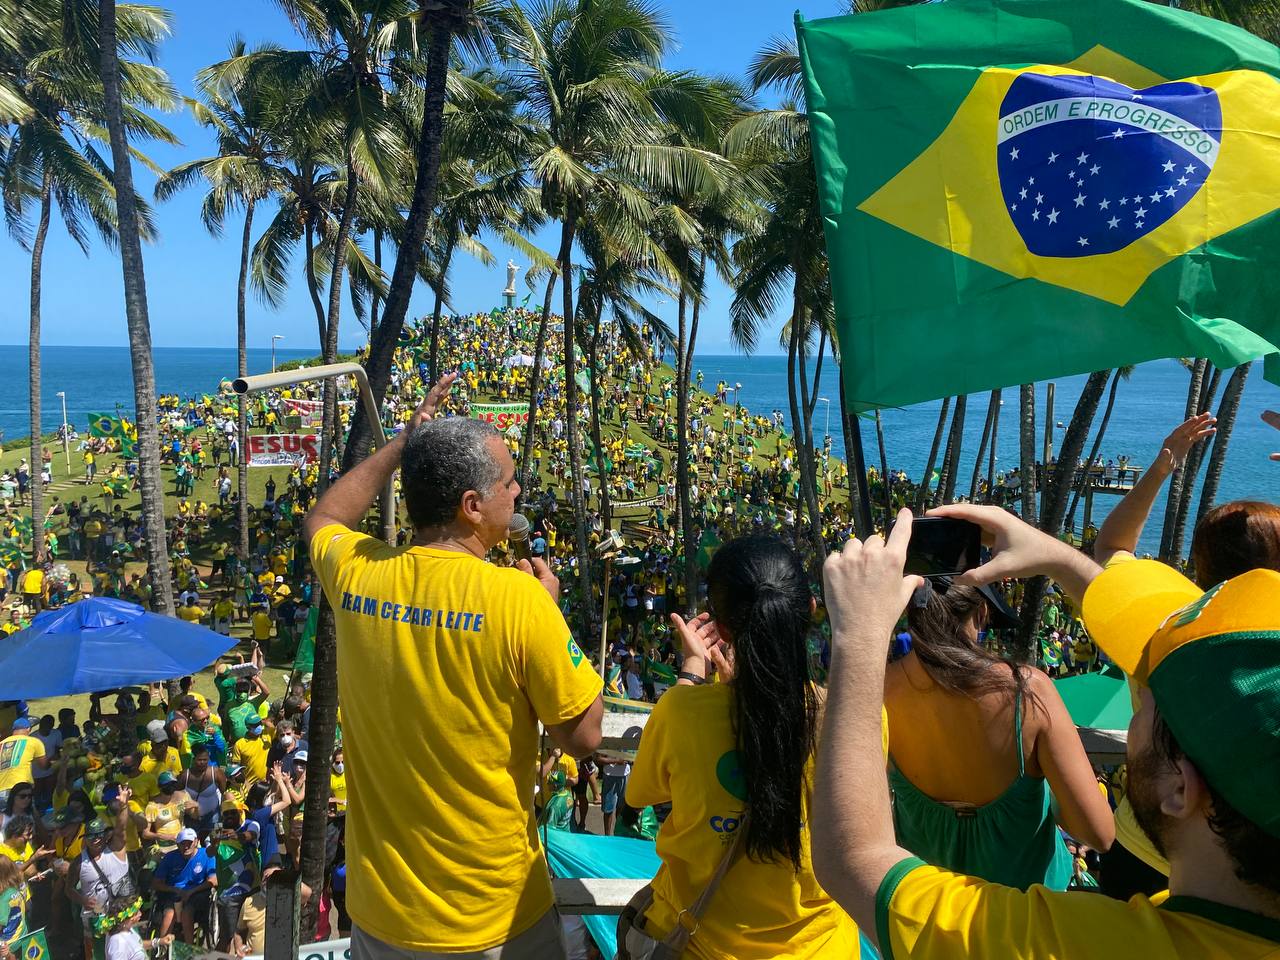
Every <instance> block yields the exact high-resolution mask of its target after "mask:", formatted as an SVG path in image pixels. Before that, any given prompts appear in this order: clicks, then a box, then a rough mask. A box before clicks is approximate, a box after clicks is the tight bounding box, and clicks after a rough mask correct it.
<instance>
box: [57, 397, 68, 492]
mask: <svg viewBox="0 0 1280 960" xmlns="http://www.w3.org/2000/svg"><path fill="white" fill-rule="evenodd" d="M58 399H59V400H61V401H62V455H63V456H64V457H66V458H67V476H68V477H69V476H71V449H70V448H69V447H68V446H67V392H66V391H65V390H59V391H58Z"/></svg>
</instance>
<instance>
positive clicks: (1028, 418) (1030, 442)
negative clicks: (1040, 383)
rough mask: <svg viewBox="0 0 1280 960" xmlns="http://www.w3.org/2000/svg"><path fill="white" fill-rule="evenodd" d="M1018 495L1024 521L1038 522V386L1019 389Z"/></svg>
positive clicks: (1030, 384)
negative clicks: (1020, 500)
mask: <svg viewBox="0 0 1280 960" xmlns="http://www.w3.org/2000/svg"><path fill="white" fill-rule="evenodd" d="M1018 483H1019V487H1018V494H1019V496H1021V498H1022V519H1023V520H1025V521H1026V522H1027V523H1030V524H1032V525H1033V526H1034V525H1035V522H1036V386H1035V384H1034V383H1024V384H1022V386H1020V387H1019V388H1018Z"/></svg>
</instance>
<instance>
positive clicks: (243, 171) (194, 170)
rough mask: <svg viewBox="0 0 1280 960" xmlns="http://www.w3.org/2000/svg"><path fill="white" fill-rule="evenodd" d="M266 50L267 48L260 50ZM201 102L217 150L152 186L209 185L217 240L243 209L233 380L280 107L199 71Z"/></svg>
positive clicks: (241, 418)
mask: <svg viewBox="0 0 1280 960" xmlns="http://www.w3.org/2000/svg"><path fill="white" fill-rule="evenodd" d="M264 49H265V48H264ZM245 54H246V50H245V44H244V41H242V40H240V39H236V40H234V41H232V44H231V51H230V56H231V59H232V60H235V59H236V58H239V57H243V56H245ZM197 85H198V87H199V90H200V95H201V97H202V101H196V100H193V101H190V102H189V105H190V107H191V111H192V113H193V114H194V115H195V118H196V120H197V121H198V122H199V123H200V124H201V125H202V126H204V127H207V128H208V129H209V130H211V131H212V133H213V134H214V139H215V142H216V144H217V149H218V152H217V154H216V155H214V156H212V157H205V158H203V159H200V160H189V161H187V162H186V163H182V164H179V165H178V166H176V167H174V168H173V169H172V170H170V171H169V172H168V173H166V174H165V175H164V176H162V177H160V178H159V180H157V182H156V189H155V193H156V199H157V200H161V201H163V200H167V199H169V198H170V197H172V196H173V195H174V194H175V193H177V192H178V191H179V190H181V189H183V188H184V187H187V186H189V185H191V184H192V183H194V182H196V180H197V179H202V180H204V181H206V182H207V183H208V184H209V191H208V193H206V194H205V197H204V202H203V203H202V204H201V206H200V219H201V220H202V222H203V223H204V225H205V228H206V229H207V230H208V231H209V232H210V233H211V234H213V235H214V236H221V234H222V229H223V226H224V224H225V223H226V216H227V213H228V212H229V211H231V210H234V209H236V208H238V207H240V206H243V207H244V228H243V230H242V232H241V238H240V270H239V274H238V276H237V280H236V364H237V370H238V375H239V376H241V377H244V376H247V375H248V373H249V367H248V353H247V343H246V334H245V319H246V291H247V288H248V282H249V265H250V257H249V254H250V248H251V244H250V241H251V239H252V236H253V215H254V211H255V210H256V209H257V205H258V204H259V203H261V202H262V201H263V200H265V199H267V197H269V196H270V195H271V193H272V192H273V190H274V189H275V185H276V184H277V182H278V181H279V175H278V166H277V156H276V147H275V145H274V143H273V141H272V138H271V134H270V132H269V130H268V127H269V120H270V113H269V112H270V111H271V110H274V109H278V108H279V105H278V104H274V103H271V102H270V100H269V96H270V94H271V93H276V94H277V95H278V91H268V90H267V89H264V85H262V84H253V83H244V82H243V80H242V82H240V83H239V84H232V83H229V82H228V81H227V78H226V77H225V76H224V75H223V74H222V73H221V72H219V71H218V70H216V69H211V70H207V71H204V72H203V73H202V74H201V75H200V77H198V78H197ZM247 402H248V401H247V399H246V398H245V397H244V396H241V397H239V398H238V407H239V409H238V412H237V422H238V433H237V436H238V437H239V449H240V456H239V458H238V463H239V477H238V479H239V499H238V504H237V514H236V526H237V530H238V532H239V553H240V557H241V559H242V560H247V559H248V556H249V457H248V449H249V447H248V438H249V426H248V417H247Z"/></svg>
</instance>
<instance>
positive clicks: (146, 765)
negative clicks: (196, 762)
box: [138, 746, 182, 778]
mask: <svg viewBox="0 0 1280 960" xmlns="http://www.w3.org/2000/svg"><path fill="white" fill-rule="evenodd" d="M143 749H146V750H147V752H146V753H145V754H144V755H143V757H142V759H141V760H139V761H138V769H139V770H140V771H142V772H143V773H145V774H148V775H150V776H152V777H156V778H159V776H160V774H162V773H164V772H165V771H166V770H168V771H169V772H170V773H172V774H173V775H174V776H175V777H180V776H182V757H181V756H179V755H178V751H177V750H175V749H173V747H170V748H169V749H168V750H166V751H165V754H164V759H163V760H157V759H156V758H155V757H154V756H152V755H151V751H150V748H148V747H145V746H144V747H143Z"/></svg>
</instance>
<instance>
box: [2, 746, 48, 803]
mask: <svg viewBox="0 0 1280 960" xmlns="http://www.w3.org/2000/svg"><path fill="white" fill-rule="evenodd" d="M44 755H45V750H44V744H43V743H41V742H40V741H39V740H38V739H37V738H35V737H29V736H27V735H26V734H25V733H15V734H14V735H13V736H11V737H5V738H4V739H3V740H0V790H12V789H13V788H14V787H15V786H17V785H18V784H20V783H34V782H35V779H34V778H33V777H32V776H31V766H32V764H34V763H35V761H37V760H39V759H40V758H41V757H43V756H44Z"/></svg>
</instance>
